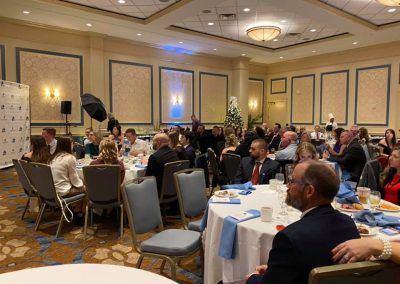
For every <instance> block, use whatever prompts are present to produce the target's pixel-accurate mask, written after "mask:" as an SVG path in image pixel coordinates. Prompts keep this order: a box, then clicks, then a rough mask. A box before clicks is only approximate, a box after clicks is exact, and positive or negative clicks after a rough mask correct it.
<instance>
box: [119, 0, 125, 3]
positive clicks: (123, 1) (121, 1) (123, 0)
mask: <svg viewBox="0 0 400 284" xmlns="http://www.w3.org/2000/svg"><path fill="white" fill-rule="evenodd" d="M118 3H119V4H125V3H126V1H125V0H118Z"/></svg>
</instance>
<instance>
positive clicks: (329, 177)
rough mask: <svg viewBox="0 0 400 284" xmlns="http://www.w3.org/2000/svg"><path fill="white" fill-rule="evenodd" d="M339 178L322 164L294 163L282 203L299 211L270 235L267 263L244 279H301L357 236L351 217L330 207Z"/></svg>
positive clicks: (327, 262)
mask: <svg viewBox="0 0 400 284" xmlns="http://www.w3.org/2000/svg"><path fill="white" fill-rule="evenodd" d="M338 190H339V179H338V177H337V176H336V174H335V172H334V171H333V170H332V169H331V168H330V167H329V166H327V165H326V164H324V163H322V162H316V161H306V162H304V163H301V164H298V165H297V166H296V167H295V169H294V171H293V175H292V180H291V181H290V184H289V185H288V190H287V197H286V203H287V204H288V205H290V206H293V207H294V208H296V209H298V210H300V211H301V212H302V215H301V218H300V220H299V221H297V222H295V223H293V224H291V225H289V226H287V227H286V228H285V229H283V230H282V231H280V232H278V233H277V234H276V236H275V237H274V240H273V243H272V249H271V251H270V253H269V259H268V265H260V266H257V268H256V271H255V272H254V273H253V274H252V275H250V276H249V278H248V280H247V282H246V283H280V284H284V283H296V284H299V283H304V284H306V283H307V282H308V274H309V273H310V271H311V270H312V269H313V268H315V267H320V266H327V265H332V264H333V261H332V253H331V250H332V249H333V248H334V247H335V246H337V245H338V244H340V243H342V242H343V241H346V240H350V239H357V238H360V235H359V233H358V230H357V228H356V226H355V224H354V222H353V220H352V219H351V218H350V217H349V216H347V215H344V214H342V213H339V212H338V211H336V210H335V209H333V208H332V206H331V203H332V201H333V198H334V197H335V195H336V193H337V192H338Z"/></svg>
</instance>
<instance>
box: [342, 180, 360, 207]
mask: <svg viewBox="0 0 400 284" xmlns="http://www.w3.org/2000/svg"><path fill="white" fill-rule="evenodd" d="M336 202H338V203H342V204H343V203H350V204H351V203H360V201H359V200H358V197H357V195H356V194H355V193H354V191H353V189H352V188H351V185H350V184H349V183H347V182H341V183H340V187H339V191H338V193H337V194H336Z"/></svg>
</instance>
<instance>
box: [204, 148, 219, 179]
mask: <svg viewBox="0 0 400 284" xmlns="http://www.w3.org/2000/svg"><path fill="white" fill-rule="evenodd" d="M207 155H208V160H209V161H210V167H211V172H212V174H213V175H214V176H217V177H218V176H219V167H218V161H217V155H215V152H214V150H213V149H211V148H208V149H207Z"/></svg>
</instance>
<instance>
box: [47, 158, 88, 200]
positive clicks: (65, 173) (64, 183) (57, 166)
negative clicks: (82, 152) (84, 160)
mask: <svg viewBox="0 0 400 284" xmlns="http://www.w3.org/2000/svg"><path fill="white" fill-rule="evenodd" d="M50 168H51V174H52V176H53V180H54V186H55V188H56V191H57V193H58V194H59V195H60V196H65V195H67V194H68V193H69V191H70V190H71V188H72V187H77V188H79V187H82V186H83V182H82V180H81V179H80V178H79V176H78V173H77V172H76V159H75V157H74V156H73V155H71V154H60V155H57V157H55V158H54V159H53V160H52V161H51V162H50Z"/></svg>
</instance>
